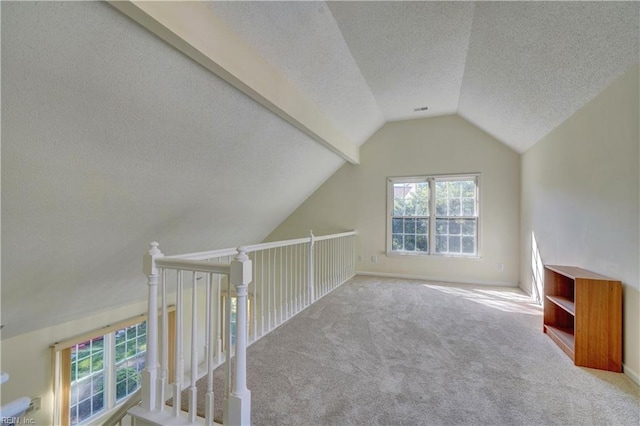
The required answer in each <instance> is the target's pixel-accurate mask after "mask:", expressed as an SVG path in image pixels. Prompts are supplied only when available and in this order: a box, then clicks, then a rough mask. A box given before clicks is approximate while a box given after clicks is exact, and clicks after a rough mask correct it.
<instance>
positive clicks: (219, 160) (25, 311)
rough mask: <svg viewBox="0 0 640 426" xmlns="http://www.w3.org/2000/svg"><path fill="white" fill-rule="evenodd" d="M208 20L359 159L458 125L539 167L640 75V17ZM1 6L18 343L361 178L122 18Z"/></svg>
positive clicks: (533, 11) (8, 294) (560, 14)
mask: <svg viewBox="0 0 640 426" xmlns="http://www.w3.org/2000/svg"><path fill="white" fill-rule="evenodd" d="M208 6H209V7H210V9H211V10H212V11H213V12H214V13H215V14H216V15H218V16H219V17H220V18H221V19H222V20H224V21H225V22H226V23H227V24H228V25H229V26H230V28H232V29H233V31H235V32H236V33H237V34H238V36H239V37H241V38H242V39H243V40H244V41H245V42H246V43H247V44H248V45H250V46H252V47H253V48H254V49H255V50H256V51H257V52H259V54H260V55H262V56H263V58H264V59H265V60H266V61H268V62H270V63H271V64H272V65H273V66H275V67H277V68H278V69H279V70H280V71H282V73H283V74H285V75H286V76H287V78H288V79H289V80H290V82H292V83H293V84H294V85H296V86H297V87H298V88H299V89H300V90H301V91H302V92H304V93H305V94H306V95H307V96H308V97H309V98H310V99H312V100H313V102H315V104H317V106H318V107H319V108H320V109H321V110H322V111H324V113H325V114H326V116H327V117H329V118H330V119H331V120H332V121H333V122H334V124H335V126H336V127H337V128H339V130H340V131H341V132H343V133H344V134H345V135H348V136H349V138H351V139H352V140H353V142H354V144H356V145H360V144H362V143H364V142H365V141H366V139H367V138H368V137H369V136H370V135H371V134H372V133H373V132H375V131H376V130H377V129H378V128H379V127H380V126H381V125H382V124H383V123H384V122H388V121H393V120H399V119H409V118H414V117H415V118H418V117H424V116H433V115H440V114H448V113H458V114H460V115H462V116H464V117H465V118H466V119H468V120H469V121H471V122H473V123H474V124H476V125H477V126H479V127H480V128H482V129H484V130H485V131H487V132H488V133H490V134H492V135H494V136H495V137H496V138H498V139H499V140H501V141H502V142H504V143H505V144H507V145H508V146H510V147H512V148H513V149H515V150H517V151H519V152H523V151H525V150H526V149H528V148H529V147H530V146H532V145H533V144H534V143H535V142H536V141H538V140H539V139H541V138H542V137H543V136H545V135H546V134H547V133H548V132H549V131H551V130H552V129H553V128H555V127H556V126H557V125H558V124H560V123H561V122H562V121H564V120H565V119H566V118H568V117H569V116H570V115H571V114H573V113H574V112H575V111H576V110H578V109H579V108H580V107H582V106H583V105H584V104H585V103H587V102H588V101H589V100H590V99H592V98H593V97H594V96H595V95H596V94H597V93H598V92H599V91H601V90H602V89H604V88H605V87H606V86H607V85H608V84H609V83H610V82H612V81H613V80H614V79H615V78H616V77H617V76H619V75H621V74H622V73H624V72H625V71H626V70H627V69H628V68H630V67H631V66H633V65H634V64H635V63H637V62H638V61H639V51H638V49H639V48H638V39H639V28H638V26H639V22H640V4H638V3H637V2H632V3H617V2H616V3H613V2H605V3H581V2H570V3H562V4H559V3H553V2H540V3H528V2H516V3H509V2H496V3H493V2H487V3H472V2H407V3H404V2H391V3H385V2H357V3H356V2H354V3H351V2H338V3H324V2H304V3H300V2H295V3H284V2H268V3H255V2H251V3H241V2H230V3H214V4H209V5H208ZM1 7H2V207H3V209H2V248H3V256H2V323H6V324H7V325H6V327H5V328H4V329H3V332H2V337H3V338H7V337H11V336H14V335H17V334H20V333H23V332H26V331H29V330H34V329H37V328H40V327H44V326H45V325H51V324H56V323H60V322H62V321H65V320H69V319H73V318H77V317H80V316H83V315H88V314H90V313H92V312H95V311H99V310H106V309H109V308H113V307H116V306H120V305H124V304H127V303H129V302H132V301H137V300H141V299H143V298H144V297H145V291H146V287H145V285H144V278H143V277H142V275H141V273H140V256H141V252H142V251H143V249H144V246H145V244H146V243H147V242H149V241H151V240H156V239H157V240H159V241H160V243H161V248H163V249H164V250H165V251H167V252H168V253H175V252H179V251H197V250H206V249H212V248H220V247H228V246H233V245H238V244H244V243H252V242H256V241H260V240H261V239H262V238H263V237H264V236H266V235H267V234H268V233H269V232H270V231H271V230H272V229H274V227H275V226H277V225H278V224H279V223H280V222H281V221H282V220H284V219H285V218H286V217H287V215H288V214H289V213H290V212H291V211H293V209H295V207H296V206H298V205H299V204H300V203H301V202H302V201H303V200H304V199H305V198H306V197H307V196H308V195H310V194H311V193H312V192H313V191H314V190H315V189H316V188H317V187H318V186H319V185H320V184H321V183H322V182H323V181H324V180H326V179H327V178H328V177H329V176H330V175H331V174H332V173H333V172H334V171H335V170H337V168H339V167H340V165H341V164H343V160H342V159H341V158H340V157H338V156H337V155H335V154H333V153H332V152H330V151H328V150H327V149H325V148H324V147H322V146H321V145H319V144H318V143H316V142H315V141H313V140H312V139H310V138H309V137H307V136H306V135H304V134H303V133H301V132H300V131H298V130H296V129H295V128H293V127H291V126H290V125H289V124H287V123H286V122H284V121H283V120H281V119H280V118H278V117H277V116H275V115H274V114H272V113H271V112H269V111H268V110H266V109H265V108H263V107H262V106H260V105H259V104H257V103H256V102H254V101H253V100H251V99H250V98H248V97H247V96H245V95H244V94H243V93H241V92H240V91H238V90H236V89H234V88H232V87H231V86H230V85H228V84H227V83H225V82H223V81H222V80H220V79H219V78H217V77H216V76H214V75H213V74H211V73H210V72H208V71H207V70H205V69H204V68H202V67H201V66H199V65H197V64H196V63H195V62H193V61H192V60H190V59H188V58H187V57H186V56H185V55H183V54H182V53H180V52H178V51H177V50H175V49H174V48H172V47H170V46H169V45H167V44H165V43H164V42H163V41H161V40H160V39H159V38H157V37H156V36H154V35H152V34H151V33H149V32H148V31H146V30H145V29H143V28H142V27H140V26H139V25H138V24H136V23H135V22H133V21H132V20H130V19H128V18H127V17H125V16H124V15H122V14H121V13H119V12H118V11H116V10H115V9H114V8H112V7H110V6H108V5H107V4H105V3H97V2H43V3H30V2H16V3H12V2H4V1H3V2H1ZM422 106H428V107H429V110H428V111H426V112H418V113H415V112H413V109H414V108H416V107H422Z"/></svg>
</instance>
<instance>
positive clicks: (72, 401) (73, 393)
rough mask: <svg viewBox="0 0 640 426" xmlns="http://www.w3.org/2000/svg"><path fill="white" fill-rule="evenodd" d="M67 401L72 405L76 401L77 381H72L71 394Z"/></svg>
mask: <svg viewBox="0 0 640 426" xmlns="http://www.w3.org/2000/svg"><path fill="white" fill-rule="evenodd" d="M69 402H70V403H71V404H72V405H73V404H77V403H78V384H77V383H73V384H72V385H71V396H70V399H69Z"/></svg>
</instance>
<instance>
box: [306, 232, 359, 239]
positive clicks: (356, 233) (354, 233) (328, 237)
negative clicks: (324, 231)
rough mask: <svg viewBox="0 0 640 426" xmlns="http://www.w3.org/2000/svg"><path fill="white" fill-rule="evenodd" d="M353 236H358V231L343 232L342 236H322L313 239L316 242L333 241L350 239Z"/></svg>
mask: <svg viewBox="0 0 640 426" xmlns="http://www.w3.org/2000/svg"><path fill="white" fill-rule="evenodd" d="M352 235H358V231H356V230H353V231H347V232H342V233H340V234H329V235H321V236H319V237H313V239H314V241H324V240H333V239H335V238H342V237H350V236H352Z"/></svg>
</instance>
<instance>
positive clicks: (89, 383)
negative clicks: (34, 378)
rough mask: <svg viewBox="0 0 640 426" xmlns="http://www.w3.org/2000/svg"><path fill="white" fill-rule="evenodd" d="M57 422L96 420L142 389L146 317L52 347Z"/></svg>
mask: <svg viewBox="0 0 640 426" xmlns="http://www.w3.org/2000/svg"><path fill="white" fill-rule="evenodd" d="M52 348H53V351H54V356H55V360H56V371H55V382H56V386H55V388H56V401H57V402H56V407H57V408H56V415H55V417H56V424H61V425H85V424H94V423H95V421H96V419H97V418H99V417H100V416H101V415H103V414H105V413H106V412H107V411H108V410H110V409H111V408H114V407H115V406H116V405H118V403H120V402H122V401H124V400H125V399H126V397H128V396H129V395H131V394H132V393H133V392H135V391H136V390H137V389H138V388H139V387H140V384H141V383H140V373H141V371H142V370H143V369H144V365H145V357H146V351H147V323H146V321H145V317H144V316H139V317H136V318H132V319H129V320H125V321H123V322H121V323H119V324H116V325H111V326H107V327H105V328H103V329H101V330H97V331H95V332H90V333H87V334H85V335H83V336H78V337H76V338H71V339H69V340H68V341H66V342H60V343H56V344H54V345H52Z"/></svg>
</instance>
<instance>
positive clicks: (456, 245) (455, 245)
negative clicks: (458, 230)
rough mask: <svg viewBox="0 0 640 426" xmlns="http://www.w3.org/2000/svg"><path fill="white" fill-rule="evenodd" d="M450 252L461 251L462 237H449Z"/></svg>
mask: <svg viewBox="0 0 640 426" xmlns="http://www.w3.org/2000/svg"><path fill="white" fill-rule="evenodd" d="M449 253H460V237H455V236H454V237H449Z"/></svg>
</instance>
